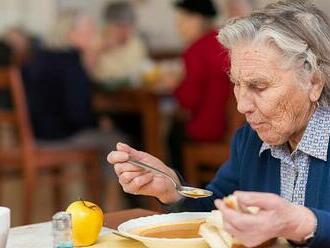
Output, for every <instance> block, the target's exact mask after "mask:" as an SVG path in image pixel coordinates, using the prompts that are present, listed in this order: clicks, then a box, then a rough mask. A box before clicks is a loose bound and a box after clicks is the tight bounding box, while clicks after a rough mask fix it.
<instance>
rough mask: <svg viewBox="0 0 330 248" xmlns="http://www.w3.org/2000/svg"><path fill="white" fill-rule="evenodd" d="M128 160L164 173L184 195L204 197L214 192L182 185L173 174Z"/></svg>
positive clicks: (146, 168) (195, 197)
mask: <svg viewBox="0 0 330 248" xmlns="http://www.w3.org/2000/svg"><path fill="white" fill-rule="evenodd" d="M127 162H128V163H130V164H132V165H135V166H138V167H140V168H142V169H145V170H150V171H153V172H155V173H157V174H160V175H163V176H165V177H166V178H168V179H170V180H171V182H172V183H173V184H174V187H175V189H176V190H177V192H178V193H179V194H180V195H182V196H185V197H190V198H194V199H198V198H204V197H209V196H211V195H213V192H212V191H209V190H205V189H200V188H195V187H188V186H182V185H181V183H180V182H178V181H176V179H174V178H173V177H172V176H171V175H169V174H167V173H166V172H164V171H161V170H159V169H157V168H155V167H153V166H151V165H148V164H146V163H143V162H140V161H136V160H132V159H129V160H128V161H127Z"/></svg>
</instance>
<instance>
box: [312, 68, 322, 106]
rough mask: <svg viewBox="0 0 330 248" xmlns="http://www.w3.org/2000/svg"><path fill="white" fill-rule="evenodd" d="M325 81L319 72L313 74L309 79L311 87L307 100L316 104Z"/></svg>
mask: <svg viewBox="0 0 330 248" xmlns="http://www.w3.org/2000/svg"><path fill="white" fill-rule="evenodd" d="M324 83H325V80H324V78H323V77H322V75H321V73H320V72H315V73H314V74H313V76H312V79H311V87H310V89H309V99H310V100H311V102H317V101H318V100H319V99H320V97H321V94H322V91H323V87H324Z"/></svg>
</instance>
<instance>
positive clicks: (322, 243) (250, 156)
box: [172, 109, 330, 248]
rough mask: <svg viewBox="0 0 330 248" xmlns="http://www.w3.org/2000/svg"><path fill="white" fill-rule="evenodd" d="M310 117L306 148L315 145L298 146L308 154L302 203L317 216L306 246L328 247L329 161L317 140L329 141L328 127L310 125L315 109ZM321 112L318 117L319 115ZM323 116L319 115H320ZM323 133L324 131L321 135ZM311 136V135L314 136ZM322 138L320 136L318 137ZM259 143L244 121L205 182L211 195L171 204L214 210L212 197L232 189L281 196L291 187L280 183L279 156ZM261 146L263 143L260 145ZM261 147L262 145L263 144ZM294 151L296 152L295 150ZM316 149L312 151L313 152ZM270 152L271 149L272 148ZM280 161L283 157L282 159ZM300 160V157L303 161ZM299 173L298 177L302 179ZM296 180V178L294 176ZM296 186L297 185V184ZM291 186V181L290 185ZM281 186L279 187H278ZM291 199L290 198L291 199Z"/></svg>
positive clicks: (183, 207)
mask: <svg viewBox="0 0 330 248" xmlns="http://www.w3.org/2000/svg"><path fill="white" fill-rule="evenodd" d="M319 111H321V112H324V113H323V114H325V115H326V116H327V118H328V117H329V111H328V110H325V109H323V110H322V109H321V110H319ZM315 113H316V115H315V114H314V116H313V117H314V119H313V118H312V119H311V121H310V122H309V124H310V127H312V129H313V130H309V128H307V129H306V130H307V133H308V138H303V139H302V140H304V139H306V140H307V141H308V142H307V143H308V144H306V145H307V146H308V147H311V148H315V149H310V150H309V148H308V150H309V151H307V150H306V147H305V146H304V147H303V146H300V147H298V150H299V151H300V150H302V152H303V153H305V154H308V160H307V161H308V164H304V165H305V166H308V176H306V175H305V176H306V178H307V181H306V186H305V189H303V190H302V191H303V192H304V205H305V206H306V207H308V208H310V209H311V210H312V211H313V212H314V214H315V215H316V217H317V221H318V226H317V230H316V233H315V237H314V239H313V240H312V242H311V243H310V244H309V247H312V248H313V247H315V248H316V247H317V248H322V247H328V248H329V247H330V161H329V160H328V159H327V157H329V149H325V147H323V146H322V147H323V148H322V149H321V148H320V147H318V145H319V144H320V143H319V142H320V140H318V139H317V138H315V137H316V136H318V137H319V138H320V139H322V140H323V141H324V139H325V140H327V142H323V143H322V144H323V145H325V144H326V146H328V144H329V140H328V139H329V138H328V137H329V132H330V131H329V130H330V125H329V123H327V124H324V125H323V124H322V127H320V126H319V124H320V123H319V124H315V123H314V124H313V123H311V122H314V121H316V123H317V122H318V120H319V117H318V116H319V114H318V113H319V112H318V111H317V112H315ZM323 114H321V115H320V116H323ZM322 118H323V117H322ZM323 134H326V135H325V136H324V135H323ZM314 135H315V136H314ZM322 137H323V138H322ZM262 146H263V142H262V140H260V138H259V137H258V135H257V133H256V132H255V131H253V130H252V129H251V127H250V126H249V125H248V124H246V125H244V126H243V127H242V128H240V129H239V130H238V131H237V132H236V134H235V136H234V138H233V141H232V145H231V154H230V158H229V160H227V161H226V162H225V163H224V164H223V165H222V166H221V168H220V169H219V170H218V172H217V174H216V176H215V177H214V179H213V180H212V181H211V182H210V183H209V184H208V185H207V187H206V188H207V189H208V190H211V191H213V193H214V195H213V196H212V197H209V198H203V199H197V200H196V199H189V198H184V199H182V200H181V201H179V202H178V203H176V204H175V206H174V208H173V207H172V209H176V210H180V211H210V210H212V209H215V206H214V200H215V199H218V198H223V197H224V196H226V195H229V194H232V193H233V192H234V191H236V190H242V191H258V192H270V193H275V194H278V195H281V192H282V194H283V192H284V190H283V187H292V185H291V184H288V185H287V186H281V184H282V182H283V181H285V180H284V179H283V180H281V176H283V175H284V173H283V172H281V171H283V169H282V168H281V167H282V166H283V165H281V159H280V158H278V157H277V156H273V155H272V149H271V147H270V149H261V148H262ZM264 146H266V145H265V144H264ZM264 148H265V147H264ZM318 149H321V150H322V151H326V153H325V154H326V155H324V156H321V157H320V156H316V155H320V154H322V152H321V150H320V153H319V152H317V151H318ZM298 150H297V151H298ZM315 151H316V153H317V154H316V153H315ZM273 153H274V150H273ZM282 160H283V159H282ZM303 161H304V160H303ZM305 176H301V178H300V179H299V180H301V181H304V180H305V179H304V177H305ZM296 182H298V181H297V179H296ZM299 185H300V184H299ZM293 186H295V184H293ZM281 188H282V190H281ZM298 198H299V197H298ZM292 199H293V198H292Z"/></svg>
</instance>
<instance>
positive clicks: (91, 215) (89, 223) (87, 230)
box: [66, 200, 103, 246]
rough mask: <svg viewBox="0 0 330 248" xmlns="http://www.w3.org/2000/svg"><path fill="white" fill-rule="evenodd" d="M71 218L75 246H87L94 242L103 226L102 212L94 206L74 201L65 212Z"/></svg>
mask: <svg viewBox="0 0 330 248" xmlns="http://www.w3.org/2000/svg"><path fill="white" fill-rule="evenodd" d="M66 211H67V212H68V213H71V216H72V238H73V243H74V245H75V246H89V245H92V244H94V243H95V242H96V240H97V238H98V236H99V233H100V231H101V228H102V225H103V212H102V210H101V208H99V207H98V206H97V205H96V204H94V203H91V202H88V201H83V200H80V201H76V202H73V203H71V204H70V206H69V207H68V208H67V210H66Z"/></svg>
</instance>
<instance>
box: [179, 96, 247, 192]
mask: <svg viewBox="0 0 330 248" xmlns="http://www.w3.org/2000/svg"><path fill="white" fill-rule="evenodd" d="M226 112H227V116H228V124H227V132H226V136H225V138H224V140H223V141H221V142H214V143H202V142H189V143H185V144H184V147H183V161H184V162H183V163H184V164H183V166H184V173H185V178H186V180H187V182H188V183H189V184H191V185H194V186H199V187H200V186H203V184H205V183H207V182H210V180H211V179H212V178H213V177H214V175H215V172H216V171H217V169H218V168H219V166H220V165H221V164H222V163H223V162H225V161H226V160H227V159H228V157H229V151H230V141H231V138H232V136H233V135H234V133H235V131H236V130H237V129H238V128H239V127H240V126H241V125H242V124H243V122H244V117H243V115H241V114H239V113H238V112H237V110H236V101H235V98H234V97H233V96H232V97H231V98H230V99H229V101H228V104H227V111H226Z"/></svg>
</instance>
